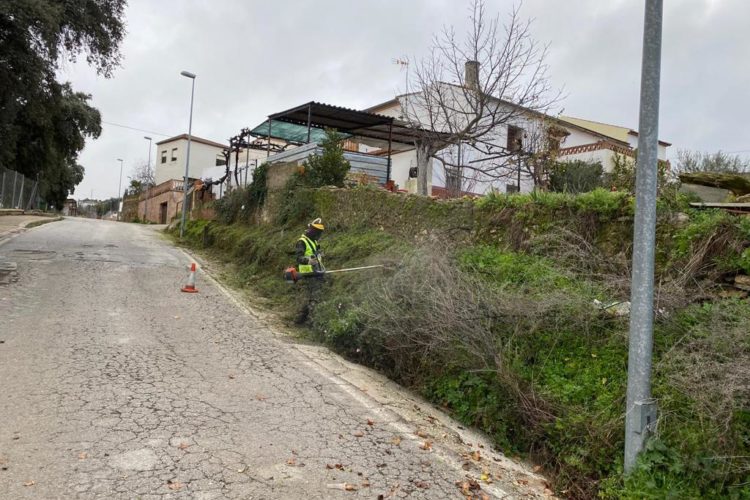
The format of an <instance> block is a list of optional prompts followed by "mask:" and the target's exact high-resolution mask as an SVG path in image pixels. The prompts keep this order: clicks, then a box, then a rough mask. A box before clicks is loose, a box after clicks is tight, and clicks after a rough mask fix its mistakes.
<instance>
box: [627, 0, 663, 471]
mask: <svg viewBox="0 0 750 500" xmlns="http://www.w3.org/2000/svg"><path fill="white" fill-rule="evenodd" d="M662 10H663V2H662V0H646V12H645V21H644V27H643V61H642V65H641V109H640V117H639V122H638V158H637V167H636V184H635V228H634V231H633V275H632V285H631V295H630V302H631V309H630V346H629V350H628V389H627V406H626V411H625V462H624V465H625V473H629V472H631V471H632V470H633V468H634V467H635V464H636V459H637V458H638V454H639V453H640V452H641V451H642V450H643V447H644V445H645V443H646V439H647V438H648V434H649V432H650V430H651V429H652V426H653V424H654V423H655V421H656V403H655V401H654V400H653V399H652V398H651V354H652V349H653V330H654V251H655V245H656V184H657V167H658V146H659V144H658V140H659V80H660V76H661V75H660V69H661V26H662Z"/></svg>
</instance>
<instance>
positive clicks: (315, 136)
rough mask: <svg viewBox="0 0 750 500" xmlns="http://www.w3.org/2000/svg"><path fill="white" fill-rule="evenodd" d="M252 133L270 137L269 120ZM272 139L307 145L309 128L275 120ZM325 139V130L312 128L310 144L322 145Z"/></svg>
mask: <svg viewBox="0 0 750 500" xmlns="http://www.w3.org/2000/svg"><path fill="white" fill-rule="evenodd" d="M250 133H251V134H252V135H254V136H256V137H268V120H266V121H264V122H263V123H261V124H260V125H258V126H257V127H255V128H254V129H252V130H251V131H250ZM339 133H340V132H339ZM340 134H341V136H342V137H343V138H347V137H351V134H343V133H340ZM271 137H272V138H274V139H282V140H284V141H287V142H296V143H300V144H305V143H307V126H306V125H297V124H295V123H286V122H281V121H277V120H274V121H272V122H271ZM325 137H326V133H325V130H323V129H320V128H315V127H311V128H310V142H316V143H318V144H320V143H321V142H322V141H323V139H325Z"/></svg>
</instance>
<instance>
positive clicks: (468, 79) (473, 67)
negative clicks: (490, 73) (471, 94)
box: [464, 61, 479, 90]
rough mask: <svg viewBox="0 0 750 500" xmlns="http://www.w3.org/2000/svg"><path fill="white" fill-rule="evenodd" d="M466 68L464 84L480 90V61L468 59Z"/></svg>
mask: <svg viewBox="0 0 750 500" xmlns="http://www.w3.org/2000/svg"><path fill="white" fill-rule="evenodd" d="M464 68H465V69H464V85H465V86H466V87H468V88H470V89H472V90H479V61H466V65H465V66H464Z"/></svg>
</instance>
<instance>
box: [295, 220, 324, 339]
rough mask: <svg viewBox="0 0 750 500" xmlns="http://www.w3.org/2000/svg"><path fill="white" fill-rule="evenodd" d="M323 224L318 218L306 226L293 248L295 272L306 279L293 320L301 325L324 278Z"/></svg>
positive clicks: (313, 302)
mask: <svg viewBox="0 0 750 500" xmlns="http://www.w3.org/2000/svg"><path fill="white" fill-rule="evenodd" d="M324 229H325V226H323V222H322V221H321V220H320V218H317V219H315V220H314V221H312V222H311V223H309V224H308V225H307V229H306V230H305V232H304V233H303V234H302V236H300V237H299V239H298V240H297V245H296V246H295V248H294V252H295V255H296V257H297V270H298V271H299V273H300V274H302V275H307V276H308V278H311V279H305V280H302V286H303V287H304V288H305V289H306V297H305V299H304V302H303V304H302V307H301V308H300V310H299V312H298V313H297V317H296V319H295V320H294V322H295V323H297V324H302V323H304V322H305V321H306V320H307V317H308V316H309V315H310V311H311V310H312V309H313V307H314V306H315V303H316V302H317V300H318V296H319V295H320V291H321V288H322V281H323V280H322V278H323V276H325V267H323V262H322V260H321V257H322V254H321V252H320V237H321V236H322V235H323V230H324Z"/></svg>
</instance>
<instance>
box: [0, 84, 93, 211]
mask: <svg viewBox="0 0 750 500" xmlns="http://www.w3.org/2000/svg"><path fill="white" fill-rule="evenodd" d="M90 98H91V96H89V95H87V94H83V93H80V92H73V90H72V89H71V87H70V84H67V83H66V84H62V85H61V84H59V83H57V82H54V81H53V82H50V84H49V87H48V89H47V90H46V91H45V92H44V93H41V94H39V95H37V96H35V98H34V99H33V100H31V101H29V102H28V103H27V105H26V106H24V107H23V109H22V110H21V112H20V113H19V114H18V116H17V117H16V119H15V123H14V128H15V129H16V130H18V131H19V140H17V141H16V142H15V143H14V144H12V145H8V146H7V148H8V149H10V150H12V152H13V164H12V165H8V166H9V167H11V168H14V169H15V170H18V171H19V172H21V173H22V174H24V175H26V176H27V177H30V178H35V179H39V180H40V186H41V189H40V194H41V196H42V197H43V198H44V199H45V200H47V201H48V202H49V203H50V204H52V205H55V206H56V207H58V208H59V207H61V206H62V204H63V202H64V201H65V198H66V197H67V196H68V194H69V193H72V192H73V190H74V189H75V186H76V185H77V184H79V183H80V182H81V181H82V180H83V173H84V170H83V167H82V166H81V165H78V164H77V161H76V160H77V158H78V153H79V152H80V151H81V150H82V149H83V147H84V145H85V142H86V137H93V138H96V137H99V134H100V133H101V116H100V114H99V111H98V110H96V109H95V108H93V107H91V106H90V105H89V104H88V101H89V99H90ZM4 149H5V148H4Z"/></svg>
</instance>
